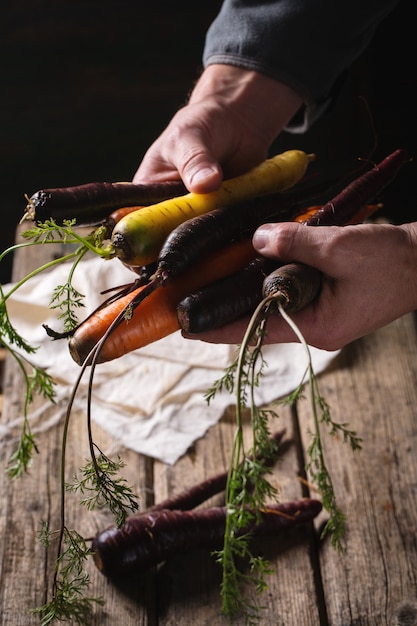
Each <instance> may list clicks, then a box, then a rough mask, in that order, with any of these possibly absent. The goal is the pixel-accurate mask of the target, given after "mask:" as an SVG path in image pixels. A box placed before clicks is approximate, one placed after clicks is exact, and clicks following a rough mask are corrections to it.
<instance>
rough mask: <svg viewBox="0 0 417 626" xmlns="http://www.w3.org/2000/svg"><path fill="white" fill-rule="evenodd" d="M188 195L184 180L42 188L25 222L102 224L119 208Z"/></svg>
mask: <svg viewBox="0 0 417 626" xmlns="http://www.w3.org/2000/svg"><path fill="white" fill-rule="evenodd" d="M185 193H187V189H186V187H185V186H184V183H183V182H182V181H166V182H160V183H149V184H134V183H104V182H103V183H102V182H98V183H86V184H84V185H76V186H74V187H58V188H56V189H41V190H40V191H37V192H36V193H34V194H33V195H32V196H31V197H30V198H29V199H28V203H27V206H26V213H25V216H24V219H31V220H34V221H36V222H37V223H41V222H45V221H46V220H48V219H53V220H55V221H56V222H57V223H58V224H62V223H63V221H64V220H72V219H75V220H76V223H77V224H79V225H92V224H99V223H100V222H101V221H102V220H105V219H106V218H107V217H108V215H109V214H110V213H111V212H112V211H114V210H115V209H119V208H122V207H136V208H138V207H139V206H141V205H144V206H145V205H149V204H154V203H155V202H161V201H162V200H166V199H168V198H172V197H173V196H181V195H184V194H185Z"/></svg>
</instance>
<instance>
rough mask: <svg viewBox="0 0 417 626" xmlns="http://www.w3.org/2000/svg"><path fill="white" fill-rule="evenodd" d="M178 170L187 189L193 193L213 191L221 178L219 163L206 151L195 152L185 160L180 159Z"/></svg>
mask: <svg viewBox="0 0 417 626" xmlns="http://www.w3.org/2000/svg"><path fill="white" fill-rule="evenodd" d="M178 171H179V174H180V176H181V178H182V180H183V181H184V184H185V186H186V187H187V189H189V190H190V191H192V192H193V193H209V192H211V191H215V190H216V189H217V188H218V187H219V185H220V183H221V182H222V179H223V173H222V170H221V167H220V165H219V164H218V163H217V161H214V160H212V159H210V156H209V155H208V154H207V153H199V154H196V155H194V156H193V157H192V158H191V159H189V160H187V161H185V162H181V161H180V162H179V164H178Z"/></svg>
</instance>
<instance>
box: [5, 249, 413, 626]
mask: <svg viewBox="0 0 417 626" xmlns="http://www.w3.org/2000/svg"><path fill="white" fill-rule="evenodd" d="M47 254H48V251H47V250H44V249H42V248H41V249H40V250H35V251H34V252H33V253H31V254H30V253H29V252H28V251H25V252H22V253H19V254H17V255H16V258H15V262H14V277H15V279H16V278H17V277H18V276H20V275H23V274H25V273H27V270H28V269H30V268H32V267H34V266H37V265H39V263H40V261H41V255H47ZM416 350H417V337H416V324H415V316H414V315H407V316H405V317H403V318H402V319H399V320H397V321H396V322H394V323H393V324H391V325H389V326H388V327H386V328H383V329H382V330H380V331H378V332H376V333H374V334H372V335H370V336H368V337H366V338H364V339H361V340H359V341H356V342H354V343H353V344H352V345H350V346H348V347H347V348H346V349H344V350H343V351H342V353H341V354H340V356H339V357H338V358H337V359H336V361H335V362H334V363H333V364H332V367H331V368H330V369H329V370H328V371H326V372H325V373H323V374H322V375H320V378H319V382H320V388H321V391H322V394H323V395H324V397H325V398H326V400H327V402H328V403H329V405H330V407H331V411H332V417H333V419H334V420H336V421H342V422H348V423H349V425H350V426H351V427H352V428H353V429H354V430H356V431H357V432H358V434H359V435H360V436H361V437H362V438H363V449H362V451H359V452H352V451H351V450H350V448H349V446H348V445H346V444H343V443H342V442H340V441H337V440H336V441H334V440H331V439H330V437H327V436H325V437H324V441H325V453H326V458H327V461H328V466H329V469H330V472H331V475H332V477H333V480H334V483H335V488H336V493H337V498H338V501H339V504H340V505H341V506H342V508H343V510H344V512H345V513H346V516H347V521H348V532H347V538H346V550H345V552H344V553H343V554H340V553H338V552H336V551H335V550H334V549H333V548H332V547H331V545H330V542H329V541H328V540H325V541H323V542H321V541H320V540H319V539H318V534H317V532H316V530H317V527H318V526H319V524H320V523H322V522H323V516H320V518H319V519H318V520H317V524H316V529H313V528H310V527H308V526H307V527H302V528H301V527H300V528H298V529H297V530H295V529H294V530H292V531H291V532H288V533H285V534H282V535H279V536H276V537H275V538H268V539H263V540H262V541H259V548H260V549H262V550H263V552H264V553H265V554H266V556H267V557H268V558H269V559H270V561H271V564H272V566H273V568H274V574H272V575H271V576H270V577H269V578H268V581H269V587H268V590H267V592H266V593H265V594H264V595H263V597H262V598H261V600H262V602H263V604H264V605H265V610H264V613H263V619H262V621H261V624H275V625H279V626H318V625H321V626H327V625H330V626H354V625H355V626H359V625H363V626H365V625H366V626H384V625H389V626H394V625H395V626H400V625H403V626H406V625H411V624H417V532H416V530H417V455H416V450H417V354H416ZM3 392H4V398H3V415H2V423H3V424H6V423H12V422H13V420H15V419H16V418H17V417H18V416H19V415H21V411H22V403H23V394H22V380H21V377H20V374H19V372H18V370H17V367H16V366H15V364H14V362H13V361H12V359H7V360H6V367H5V375H4V381H3ZM35 406H36V403H35ZM283 427H285V429H286V436H285V442H286V443H285V445H283V448H282V457H281V460H280V462H279V463H278V464H277V465H276V468H275V470H274V475H273V480H274V481H275V482H276V484H277V485H278V486H279V488H280V490H281V499H282V500H291V499H296V498H299V497H301V496H305V495H307V493H306V488H305V487H304V486H303V485H302V483H301V482H300V481H299V479H298V477H299V476H300V475H302V474H303V464H304V460H305V450H306V445H307V444H308V442H309V440H310V439H309V435H308V432H309V428H311V412H310V406H309V403H308V402H307V401H306V400H301V401H299V402H298V403H297V406H296V407H295V408H294V410H290V409H289V408H288V407H286V408H284V409H283V410H280V418H279V420H278V422H277V428H278V429H279V428H283ZM274 428H275V426H274ZM234 430H235V423H234V415H233V414H232V413H231V412H230V411H229V412H227V413H226V414H225V415H224V417H223V418H222V419H221V421H220V422H219V423H218V424H217V425H216V426H215V427H213V428H211V429H210V431H209V432H208V433H207V434H206V436H204V437H203V438H202V439H201V440H199V441H198V442H197V443H196V444H195V445H194V446H193V447H192V449H190V450H189V452H188V453H187V454H186V455H185V456H184V457H183V458H181V459H180V460H179V461H178V462H177V463H176V465H175V466H172V467H171V466H166V465H165V464H163V463H161V462H157V461H153V460H152V459H150V458H146V457H142V456H140V455H137V454H135V453H133V452H131V451H129V450H120V451H119V452H120V454H121V455H122V458H123V459H124V461H125V462H126V471H125V476H126V478H127V480H128V481H129V482H130V483H131V484H132V485H133V486H134V488H135V489H137V492H138V493H139V495H140V496H141V499H142V500H141V506H142V508H145V507H146V506H147V505H149V504H151V503H152V502H153V501H155V502H158V501H160V500H162V499H163V498H165V497H166V496H168V495H169V494H173V493H177V492H179V491H181V490H182V489H183V488H184V487H186V486H188V485H190V484H191V483H195V482H197V481H199V480H200V479H203V478H206V477H208V476H210V475H212V474H214V473H216V472H218V471H219V470H220V469H222V468H224V469H225V468H226V467H227V465H228V462H229V455H230V448H231V443H232V438H233V434H234ZM12 432H13V434H16V435H17V434H18V429H16V430H15V431H12ZM61 436H62V424H57V425H55V426H53V427H50V428H48V429H47V430H45V432H42V433H38V443H39V448H40V454H39V455H38V456H37V457H36V458H35V461H34V464H33V467H32V469H31V471H30V473H29V474H28V475H26V476H24V477H23V478H20V479H18V480H17V481H12V482H11V481H10V480H9V479H8V477H7V476H6V474H5V472H4V468H5V466H6V463H7V459H8V458H9V456H10V454H11V452H12V451H13V450H14V448H15V444H16V441H15V440H14V439H13V440H11V439H3V441H2V443H1V447H0V453H1V456H0V459H1V467H2V471H1V472H0V483H1V487H0V490H1V491H0V493H1V498H2V501H1V504H2V506H1V508H0V537H1V544H0V545H1V548H0V567H1V570H0V572H1V573H0V615H1V616H2V622H1V623H2V624H7V625H10V626H30V625H32V624H38V623H39V621H38V617H36V616H35V615H32V614H31V613H30V612H29V611H30V609H32V608H33V607H36V606H39V605H41V604H43V603H44V602H45V593H46V591H45V590H46V585H47V583H48V581H50V580H51V577H52V575H53V565H54V562H53V559H52V558H51V556H49V558H48V557H47V556H46V554H45V551H44V548H43V547H42V546H41V545H40V543H39V541H38V538H37V533H38V530H39V527H40V520H41V519H47V520H49V522H50V523H51V525H52V526H54V525H56V524H58V513H59V491H58V489H59V478H58V473H59V456H60V446H61ZM96 439H97V440H98V442H99V443H100V444H101V445H102V446H104V448H105V449H106V446H107V447H110V446H111V443H112V442H111V441H109V438H108V436H106V435H105V434H104V433H97V434H96ZM87 456H88V449H87V445H86V428H85V424H84V420H82V419H81V417H80V416H78V415H75V416H74V417H73V421H72V422H71V434H70V445H69V451H68V476H71V475H72V474H73V472H74V471H76V470H77V469H78V468H79V467H80V466H81V465H83V464H84V461H85V458H86V457H87ZM311 495H313V496H314V497H316V496H317V494H315V493H314V492H313V493H312V494H311ZM220 501H221V498H220V499H219V497H218V498H214V499H212V500H211V501H210V502H209V503H211V504H212V503H214V502H216V503H217V502H220ZM67 515H68V516H69V517H70V519H71V524H72V526H73V527H75V528H77V529H78V530H79V531H80V532H81V533H82V534H83V535H84V536H86V537H88V536H92V535H93V534H94V533H96V532H97V531H98V530H100V529H102V528H104V527H106V526H107V525H108V524H110V523H111V518H110V516H109V515H108V514H107V513H105V512H103V511H99V512H94V513H93V512H88V511H87V510H85V509H84V508H82V507H80V506H78V504H77V503H72V502H71V504H70V510H69V512H68V514H67ZM88 570H89V572H90V575H91V593H92V595H102V596H103V597H104V598H105V604H104V607H102V608H100V607H98V608H97V610H96V613H95V615H94V618H93V619H92V621H91V624H92V625H96V624H97V625H98V624H100V626H107V625H108V626H110V625H112V626H114V625H116V626H129V625H132V626H133V625H135V626H137V625H138V624H143V625H147V626H156V625H158V626H174V625H175V626H178V625H181V626H187V625H190V626H191V625H192V626H202V625H205V624H210V625H211V626H226V624H227V623H228V622H227V620H226V618H224V617H222V616H221V614H220V593H219V584H220V572H219V570H218V566H217V565H216V564H215V563H214V561H213V559H212V558H211V557H210V555H209V554H207V553H206V552H205V551H197V552H194V553H191V554H186V555H180V556H177V557H175V558H172V559H171V560H169V561H168V562H166V563H165V564H163V565H162V566H161V567H159V568H158V569H157V570H156V569H155V570H152V571H148V572H144V573H143V574H140V575H139V574H138V576H137V577H135V578H134V579H132V580H129V581H128V582H126V583H123V584H120V585H117V586H116V585H114V584H111V583H109V582H108V581H107V579H105V578H104V577H103V576H102V575H101V574H100V573H99V572H98V570H97V569H96V567H95V566H94V564H93V563H92V562H91V563H89V564H88Z"/></svg>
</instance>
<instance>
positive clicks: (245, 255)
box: [27, 150, 409, 365]
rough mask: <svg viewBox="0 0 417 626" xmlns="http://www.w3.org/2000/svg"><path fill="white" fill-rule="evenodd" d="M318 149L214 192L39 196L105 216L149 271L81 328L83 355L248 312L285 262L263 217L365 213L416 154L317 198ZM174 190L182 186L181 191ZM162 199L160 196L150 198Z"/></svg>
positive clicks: (111, 352)
mask: <svg viewBox="0 0 417 626" xmlns="http://www.w3.org/2000/svg"><path fill="white" fill-rule="evenodd" d="M313 159H314V156H313V155H309V154H306V153H305V152H303V151H300V150H289V151H287V152H284V153H282V154H279V155H277V156H275V157H273V158H271V159H268V160H266V161H265V162H263V163H261V164H260V165H259V166H257V167H255V168H253V169H252V170H251V171H250V172H247V173H246V174H243V175H241V176H238V177H236V178H233V179H230V180H227V181H225V182H224V183H223V184H222V185H221V187H220V188H219V190H218V191H216V192H212V193H209V194H193V193H186V190H185V189H184V187H183V185H182V183H162V184H161V183H158V184H156V185H155V184H154V185H147V186H143V185H132V184H128V183H113V184H111V183H102V184H99V183H92V184H90V185H85V186H81V187H79V188H76V189H75V190H74V188H69V189H67V190H64V189H61V190H44V191H41V192H37V194H35V195H34V196H32V198H31V199H30V200H29V203H28V207H29V208H28V209H27V211H28V214H30V216H31V218H32V219H43V218H45V215H46V213H45V212H47V205H48V203H49V204H50V205H52V206H53V210H52V211H50V213H52V216H54V218H56V219H70V218H71V217H74V216H75V217H77V219H78V222H80V221H81V223H82V216H87V217H86V218H85V220H86V221H87V222H88V221H91V220H92V219H95V220H97V219H98V218H100V219H101V220H102V221H103V219H104V221H105V224H106V227H107V228H108V231H109V238H110V243H109V247H108V250H107V253H108V256H113V257H118V258H119V259H120V260H121V261H122V262H123V263H124V264H125V265H127V266H129V267H130V268H132V270H133V271H134V272H135V273H136V274H139V275H140V278H137V279H136V280H135V281H133V283H132V288H131V290H130V291H128V293H124V294H123V295H121V297H116V298H111V299H110V301H109V302H108V303H106V304H104V305H102V306H101V307H100V308H99V309H98V310H97V311H95V312H93V314H91V315H90V316H89V317H88V318H87V319H86V320H84V321H83V322H82V323H81V324H80V325H79V326H78V327H77V328H76V329H75V330H74V332H73V334H72V337H71V339H70V341H69V350H70V353H71V355H72V357H73V359H74V360H75V361H76V362H77V363H79V364H80V365H81V364H84V363H86V362H91V361H93V360H94V362H104V361H109V360H112V359H115V358H118V357H120V356H122V355H124V354H126V353H127V352H130V351H132V350H136V349H138V348H140V347H142V346H144V345H147V344H149V343H151V342H153V341H155V340H157V339H160V338H162V337H164V336H166V335H168V334H170V333H172V332H174V331H176V330H178V329H180V328H183V329H184V330H187V331H190V332H199V331H201V330H206V329H207V328H210V327H211V328H212V327H214V326H219V325H223V324H226V323H228V322H229V321H231V320H232V319H234V318H236V317H239V316H241V315H244V314H247V313H248V312H250V311H251V310H253V309H254V308H255V306H256V302H258V301H259V300H260V299H261V297H262V283H263V278H265V276H266V274H269V273H270V272H271V271H272V270H273V269H275V267H273V266H271V264H270V263H268V262H266V260H265V259H262V258H255V252H254V250H253V248H252V245H251V236H252V234H253V232H254V231H255V230H256V228H257V227H258V226H259V225H260V224H262V223H265V222H267V221H289V220H297V221H301V222H303V223H304V224H306V225H309V226H310V225H345V224H349V223H358V222H361V221H363V219H364V218H366V217H367V216H368V215H369V214H370V213H371V212H372V211H373V210H375V208H376V205H371V204H370V203H371V202H373V201H375V198H376V197H377V196H378V194H379V193H380V192H381V190H382V189H383V188H384V187H385V186H386V185H387V184H388V183H389V182H390V181H392V179H393V178H394V177H395V175H396V173H397V172H398V170H399V168H400V167H401V166H402V165H403V164H404V163H405V162H406V161H408V160H409V157H408V154H407V152H406V151H404V150H396V151H394V152H393V153H392V154H390V155H388V156H387V157H386V158H385V159H384V160H383V161H382V162H381V163H379V164H378V165H375V166H373V167H371V168H370V169H369V170H367V171H366V172H365V173H364V174H363V175H362V176H360V177H358V178H356V179H355V180H354V181H353V182H351V183H350V184H349V185H348V186H347V187H345V188H344V189H342V191H341V192H340V193H338V194H337V195H336V196H334V197H333V198H332V199H331V200H330V201H328V202H326V203H325V204H324V205H320V206H317V207H312V206H311V204H312V201H314V199H315V197H317V196H319V195H323V192H324V191H325V189H324V188H323V186H321V187H320V186H316V187H306V186H305V185H304V186H303V185H299V184H297V183H299V182H300V181H301V180H302V179H303V177H304V175H305V172H306V170H307V168H308V165H309V163H310V162H311V161H312V160H313ZM97 186H98V189H97ZM94 190H95V192H96V196H95V195H94ZM173 191H174V193H175V192H176V193H177V194H178V195H175V196H174V197H172V192H173ZM121 194H122V195H121ZM129 194H133V196H132V195H129ZM78 198H80V202H79V203H78ZM70 199H71V202H72V206H73V214H72V215H71V209H70V204H71V202H70ZM155 199H156V200H158V199H159V200H160V201H159V202H157V203H156V204H150V202H153V201H155ZM121 203H122V204H123V207H121ZM138 205H140V206H138ZM146 205H147V206H146ZM97 206H98V208H97ZM110 208H111V209H112V210H113V212H112V213H110V214H109V212H108V211H109V209H110ZM68 211H69V212H68ZM106 212H107V213H106ZM38 213H39V214H38ZM37 214H38V215H37ZM280 271H281V274H282V273H283V274H284V278H285V279H286V280H287V279H288V280H292V278H293V275H294V274H293V275H291V276H290V277H289V278H288V277H287V276H286V275H285V268H284V269H281V270H280ZM296 274H297V280H301V282H300V285H301V287H299V288H298V287H297V288H298V292H299V291H300V289H304V284H307V286H308V284H309V280H310V278H311V272H310V273H309V274H308V275H306V276H304V277H303V276H302V275H301V274H300V271H299V270H298V271H297V272H296ZM241 275H242V277H243V278H240V276H241ZM249 276H250V279H249ZM303 280H304V283H303ZM316 282H317V281H316ZM142 283H144V284H142ZM281 284H282V281H281ZM236 287H238V291H237V292H236ZM318 288H319V284H318V286H317V287H316V288H315V289H312V290H310V291H311V293H310V295H309V297H308V298H307V299H306V298H301V301H302V306H305V305H306V304H307V303H308V301H309V300H311V299H312V298H313V297H315V295H316V293H317V290H318ZM290 291H291V289H290ZM139 305H140V306H139ZM288 306H289V307H290V308H291V306H292V308H293V309H294V306H296V307H299V306H300V305H299V304H295V305H294V303H292V304H291V303H288Z"/></svg>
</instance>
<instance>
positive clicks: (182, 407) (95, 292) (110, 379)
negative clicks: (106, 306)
mask: <svg viewBox="0 0 417 626" xmlns="http://www.w3.org/2000/svg"><path fill="white" fill-rule="evenodd" d="M69 267H70V266H69V265H68V264H62V265H59V266H57V267H56V268H54V269H53V270H52V271H49V272H48V273H44V274H40V275H39V276H36V277H33V278H31V279H30V280H29V281H28V282H27V283H26V284H25V285H23V286H22V287H21V288H20V289H18V290H17V291H16V292H15V294H14V295H13V296H11V297H10V298H9V300H8V302H7V307H8V312H9V317H10V318H11V320H12V322H13V324H14V325H15V327H16V328H17V329H18V330H19V332H20V333H21V334H22V335H23V336H24V337H25V338H26V339H27V340H28V341H29V343H30V344H31V345H36V346H39V348H38V350H37V352H36V354H35V356H34V357H32V358H33V360H35V362H36V363H37V365H39V366H42V367H45V368H47V370H48V372H49V373H50V374H51V375H52V376H53V378H54V379H55V381H56V385H57V386H56V389H57V399H58V402H57V408H56V412H57V413H56V418H57V419H58V418H59V417H60V415H59V412H61V416H62V412H63V411H65V405H66V398H69V395H70V392H71V390H72V387H73V385H74V382H75V381H76V380H77V378H78V376H79V373H80V367H79V366H78V365H77V364H76V363H75V362H74V361H73V360H72V358H71V356H70V354H69V351H68V346H67V341H66V340H58V341H54V340H51V339H50V338H49V337H48V336H47V334H46V332H45V330H44V328H43V327H42V324H48V325H49V326H50V327H52V328H54V329H55V330H60V329H61V322H60V321H59V320H58V319H57V317H58V314H59V312H57V311H53V310H51V309H50V307H49V304H50V300H51V295H52V293H53V290H54V288H55V287H56V286H57V285H60V284H63V283H65V282H66V280H67V277H68V270H69ZM132 280H133V274H132V273H131V271H130V270H128V269H126V268H125V267H124V266H123V265H122V264H121V263H119V262H118V261H103V260H102V259H100V258H96V257H95V258H92V259H90V260H86V261H83V262H82V263H81V264H80V266H79V268H78V269H77V271H76V273H75V276H74V286H75V287H76V288H77V289H78V290H79V291H80V292H81V293H82V294H84V296H85V300H84V302H85V305H86V306H85V308H82V309H79V310H78V311H77V312H78V315H79V317H80V319H83V318H84V317H85V316H86V315H87V313H88V312H90V311H91V310H93V309H94V308H95V307H96V306H97V305H98V304H99V302H100V301H102V299H103V297H104V296H102V295H101V292H102V291H103V290H105V289H107V288H111V287H115V286H119V285H122V284H124V283H126V282H131V281H132ZM9 288H10V285H6V286H4V292H5V293H7V292H8V290H9ZM236 350H237V347H236V346H229V345H213V344H208V343H204V342H201V341H196V340H187V339H184V338H183V337H182V336H181V334H180V332H176V333H174V334H172V335H170V336H169V337H166V338H164V339H161V340H160V341H157V342H155V343H153V344H151V345H149V346H146V347H144V348H141V349H140V350H137V351H135V352H132V353H129V354H127V355H125V356H123V357H121V358H119V359H116V360H114V361H111V362H109V363H103V364H101V365H98V366H97V367H96V370H95V375H94V386H93V408H92V418H93V421H95V422H96V423H97V424H99V425H100V426H101V427H102V428H103V429H104V430H105V431H106V432H108V433H109V434H110V435H111V436H112V437H113V438H114V441H115V442H117V443H118V444H120V445H123V446H126V447H128V448H131V449H133V450H135V451H137V452H139V453H141V454H145V455H148V456H150V457H153V458H156V459H159V460H161V461H163V462H165V463H167V464H174V463H175V462H176V461H177V459H178V458H180V457H181V456H182V455H183V454H184V453H185V452H186V451H187V449H188V448H189V447H190V446H191V445H192V444H193V443H194V442H195V441H196V440H197V439H199V438H200V437H202V436H203V435H204V433H205V432H206V431H207V429H208V428H209V427H210V426H212V425H213V424H215V423H216V422H217V421H218V420H219V419H220V417H221V416H222V415H223V413H224V411H225V409H226V408H227V407H228V406H230V405H232V404H234V397H233V396H231V395H230V394H228V393H226V392H225V393H222V394H220V393H219V394H216V397H215V398H214V400H212V401H211V402H210V404H208V403H207V401H206V399H205V397H204V396H205V394H206V392H207V391H208V389H209V388H210V387H212V385H213V383H214V382H215V381H216V380H217V379H219V378H220V377H221V376H222V375H223V374H224V370H225V368H226V367H227V366H228V365H230V364H231V363H232V361H233V359H234V358H235V355H236ZM336 354H337V352H327V351H323V350H318V349H316V348H311V355H312V359H313V366H314V370H315V372H316V373H319V372H321V371H322V370H323V369H324V368H325V367H326V366H327V365H328V364H329V362H330V361H331V360H332V359H333V358H334V357H335V355H336ZM263 355H264V358H265V360H266V363H267V367H266V369H265V373H264V375H263V377H262V383H261V384H260V386H259V388H258V389H257V402H258V403H259V404H260V405H264V404H267V403H270V402H272V401H274V400H276V399H278V398H280V397H282V396H285V395H286V394H288V393H290V392H291V391H292V390H293V389H294V388H295V387H296V386H297V385H298V384H299V383H300V381H301V379H302V377H303V375H304V373H305V370H306V365H307V358H306V353H305V350H304V348H303V347H302V346H301V345H299V344H296V343H293V344H280V345H274V346H265V348H264V350H263ZM89 371H90V370H89V369H88V370H87V371H86V373H85V375H84V377H83V378H82V380H81V384H80V387H79V390H78V393H77V396H76V400H75V404H74V408H76V409H77V410H84V411H86V398H87V383H88V374H89ZM46 410H47V407H46V405H45V407H41V408H40V409H39V410H38V411H37V412H36V414H34V415H33V416H31V419H33V420H36V419H37V420H38V422H39V421H41V420H42V416H43V413H44V412H45V414H46ZM49 411H50V403H48V412H49ZM3 428H4V427H3Z"/></svg>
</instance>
